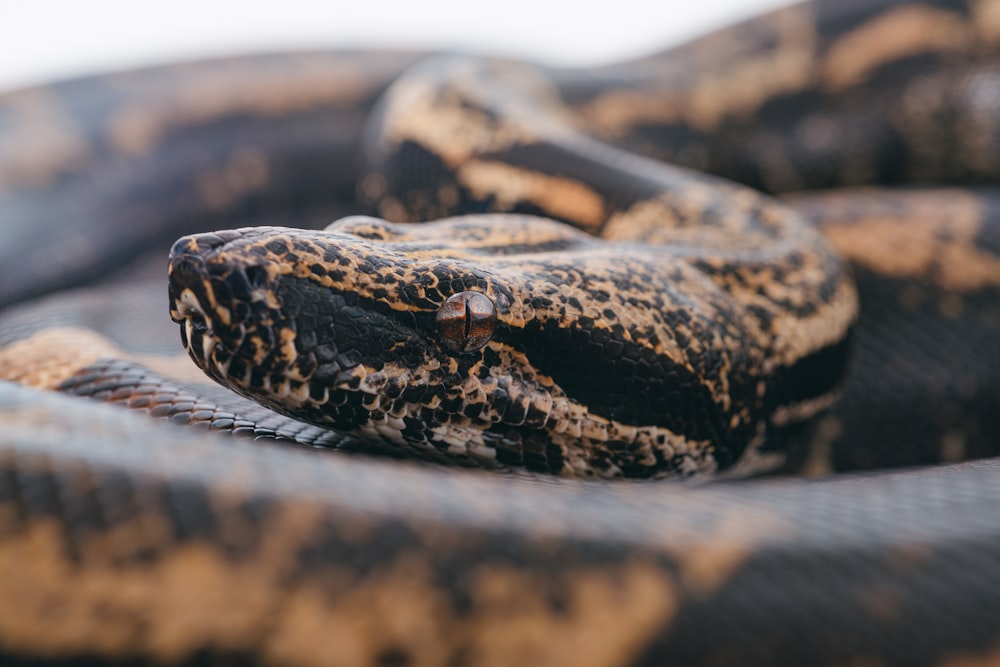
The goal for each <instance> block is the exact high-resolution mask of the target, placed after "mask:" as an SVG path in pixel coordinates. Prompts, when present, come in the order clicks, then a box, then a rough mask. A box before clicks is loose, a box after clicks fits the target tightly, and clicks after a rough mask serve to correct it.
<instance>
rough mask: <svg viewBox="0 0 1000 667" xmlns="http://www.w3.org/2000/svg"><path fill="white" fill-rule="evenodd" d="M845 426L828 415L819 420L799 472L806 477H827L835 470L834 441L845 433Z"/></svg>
mask: <svg viewBox="0 0 1000 667" xmlns="http://www.w3.org/2000/svg"><path fill="white" fill-rule="evenodd" d="M843 431H844V426H843V424H842V423H841V422H840V420H839V419H837V418H836V417H833V416H826V417H823V418H822V419H820V420H819V423H818V424H817V425H816V428H815V430H814V432H813V435H812V438H811V441H810V443H809V449H808V453H807V456H806V460H805V461H804V462H803V463H802V466H801V468H800V470H799V472H800V473H801V474H802V475H803V476H804V477H825V476H826V475H831V474H833V472H834V468H833V448H834V443H835V442H836V441H837V439H838V438H840V436H841V435H842V434H843Z"/></svg>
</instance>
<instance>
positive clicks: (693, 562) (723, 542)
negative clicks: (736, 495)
mask: <svg viewBox="0 0 1000 667" xmlns="http://www.w3.org/2000/svg"><path fill="white" fill-rule="evenodd" d="M788 531H789V526H787V525H786V524H785V523H784V522H783V521H782V520H781V519H780V518H779V517H777V516H775V515H773V514H770V513H767V512H763V511H760V510H753V509H749V508H736V507H734V508H730V509H729V510H727V512H725V513H721V514H720V515H719V516H718V518H717V521H716V522H715V523H713V524H711V525H701V526H699V528H698V531H697V532H696V533H692V534H691V535H689V536H687V537H686V539H680V538H678V537H677V536H676V535H672V536H671V539H670V540H669V541H668V542H666V543H664V544H661V545H660V546H661V548H663V549H664V550H665V551H667V552H668V553H670V554H671V555H672V556H673V557H674V558H676V559H677V562H678V564H679V565H680V568H681V583H682V584H683V585H684V586H685V588H686V589H689V590H691V591H692V592H694V593H695V594H696V595H699V596H709V595H711V594H712V593H714V592H715V591H716V590H718V589H719V588H720V587H721V586H722V585H724V584H725V583H726V582H727V581H728V580H729V579H730V577H732V575H733V574H735V572H736V571H737V570H738V569H739V568H740V567H741V566H742V565H743V564H744V563H745V562H746V561H747V559H749V558H750V557H751V556H752V555H753V554H755V553H756V552H757V551H758V547H759V546H760V545H761V544H765V543H767V542H769V541H771V540H773V539H774V538H775V537H778V536H780V535H782V534H784V533H787V532H788Z"/></svg>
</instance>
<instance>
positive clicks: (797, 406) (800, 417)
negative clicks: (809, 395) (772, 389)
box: [771, 393, 840, 427]
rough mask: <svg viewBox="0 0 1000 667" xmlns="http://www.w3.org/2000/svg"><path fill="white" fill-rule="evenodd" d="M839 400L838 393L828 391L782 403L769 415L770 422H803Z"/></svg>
mask: <svg viewBox="0 0 1000 667" xmlns="http://www.w3.org/2000/svg"><path fill="white" fill-rule="evenodd" d="M839 400H840V394H838V393H830V394H826V395H824V396H820V397H818V398H813V399H809V400H807V401H802V402H800V403H793V404H791V405H783V406H781V407H779V408H778V409H777V410H775V411H774V413H773V414H772V415H771V423H773V424H774V425H775V426H779V427H782V426H789V425H790V424H796V423H801V422H804V421H806V420H809V419H812V418H813V417H815V416H816V415H818V414H819V413H821V412H823V411H824V410H827V409H829V408H830V407H832V406H833V405H835V404H836V403H837V401H839Z"/></svg>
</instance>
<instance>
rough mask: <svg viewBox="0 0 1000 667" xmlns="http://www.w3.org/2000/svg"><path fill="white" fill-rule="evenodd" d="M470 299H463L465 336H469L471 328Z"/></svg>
mask: <svg viewBox="0 0 1000 667" xmlns="http://www.w3.org/2000/svg"><path fill="white" fill-rule="evenodd" d="M470 303H472V299H470V298H467V299H466V300H465V337H466V338H468V337H469V332H470V331H471V330H472V306H471V305H469V304H470Z"/></svg>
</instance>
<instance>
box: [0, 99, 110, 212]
mask: <svg viewBox="0 0 1000 667" xmlns="http://www.w3.org/2000/svg"><path fill="white" fill-rule="evenodd" d="M2 103H3V106H4V107H5V108H4V111H5V112H6V113H5V115H7V114H9V116H10V119H11V127H8V128H6V129H5V131H4V132H3V136H2V138H0V192H4V191H14V190H16V189H18V188H23V187H28V188H42V187H44V186H46V185H48V184H49V182H50V181H51V180H52V179H53V178H55V177H56V176H57V175H58V174H60V173H63V172H67V171H73V170H77V169H79V168H81V167H82V166H83V165H84V164H85V162H86V160H87V158H88V156H89V153H90V150H89V146H88V145H87V139H86V137H85V136H84V135H83V134H82V133H81V131H80V128H79V127H78V126H77V123H76V121H75V120H74V119H73V118H72V117H71V116H70V115H69V114H68V113H67V111H66V108H65V106H64V105H63V104H62V102H61V100H59V98H58V97H56V96H55V95H53V94H51V93H48V92H46V91H44V90H39V89H30V90H23V91H19V92H15V93H8V94H6V95H4V96H3V98H2ZM5 120H6V119H5Z"/></svg>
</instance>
